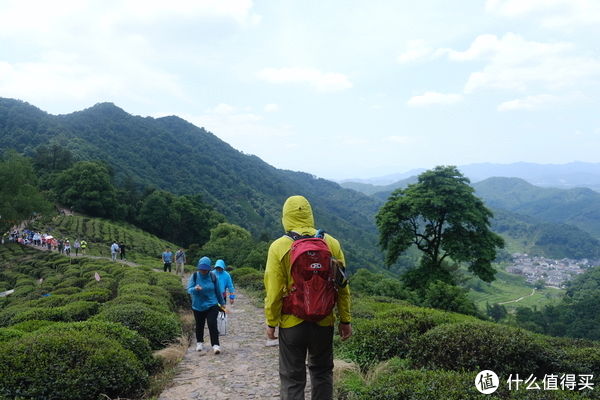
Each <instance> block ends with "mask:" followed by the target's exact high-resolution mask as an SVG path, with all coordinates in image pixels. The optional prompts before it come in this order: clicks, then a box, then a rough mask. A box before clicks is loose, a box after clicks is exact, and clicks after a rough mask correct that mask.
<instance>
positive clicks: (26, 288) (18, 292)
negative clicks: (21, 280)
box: [12, 285, 35, 298]
mask: <svg viewBox="0 0 600 400" xmlns="http://www.w3.org/2000/svg"><path fill="white" fill-rule="evenodd" d="M33 291H35V286H33V285H23V286H19V287H18V288H15V292H14V293H13V294H12V296H13V298H14V297H17V298H18V297H26V296H27V295H29V294H30V293H32V292H33Z"/></svg>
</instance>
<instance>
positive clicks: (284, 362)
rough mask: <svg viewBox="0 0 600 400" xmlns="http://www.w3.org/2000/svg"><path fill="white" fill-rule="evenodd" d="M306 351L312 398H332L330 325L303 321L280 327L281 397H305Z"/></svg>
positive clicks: (299, 399)
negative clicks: (287, 326) (289, 326)
mask: <svg viewBox="0 0 600 400" xmlns="http://www.w3.org/2000/svg"><path fill="white" fill-rule="evenodd" d="M307 353H308V370H309V372H310V383H311V387H312V391H311V399H312V400H331V399H333V327H332V326H319V325H317V324H316V323H314V322H306V321H305V322H303V323H301V324H299V325H296V326H294V327H291V328H279V377H280V379H281V400H304V388H305V386H306V355H307Z"/></svg>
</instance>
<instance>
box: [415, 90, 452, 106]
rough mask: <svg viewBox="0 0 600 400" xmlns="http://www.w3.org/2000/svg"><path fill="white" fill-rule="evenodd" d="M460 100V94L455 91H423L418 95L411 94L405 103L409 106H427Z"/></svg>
mask: <svg viewBox="0 0 600 400" xmlns="http://www.w3.org/2000/svg"><path fill="white" fill-rule="evenodd" d="M461 100H462V95H460V94H456V93H438V92H425V93H423V94H422V95H419V96H413V97H411V98H410V100H408V102H407V103H406V104H408V105H409V106H415V107H420V106H429V105H433V104H455V103H458V102H459V101H461Z"/></svg>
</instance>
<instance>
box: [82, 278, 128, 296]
mask: <svg viewBox="0 0 600 400" xmlns="http://www.w3.org/2000/svg"><path fill="white" fill-rule="evenodd" d="M118 284H119V283H118V282H117V280H115V279H113V278H110V277H102V279H101V280H100V282H98V281H96V280H95V279H92V280H90V281H87V283H86V284H85V285H84V286H83V288H84V289H86V290H90V289H91V290H95V289H108V290H110V291H111V292H112V293H113V294H116V293H117V287H118Z"/></svg>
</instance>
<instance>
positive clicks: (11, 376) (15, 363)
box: [0, 332, 148, 400]
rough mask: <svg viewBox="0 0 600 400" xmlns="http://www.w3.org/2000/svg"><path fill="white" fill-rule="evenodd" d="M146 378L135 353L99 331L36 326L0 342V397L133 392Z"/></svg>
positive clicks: (71, 398) (72, 399)
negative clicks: (38, 330) (51, 330)
mask: <svg viewBox="0 0 600 400" xmlns="http://www.w3.org/2000/svg"><path fill="white" fill-rule="evenodd" d="M147 382H148V374H147V372H146V371H145V370H144V368H143V367H142V364H141V363H140V362H139V360H138V359H137V358H136V356H135V355H134V354H133V353H132V352H131V351H129V350H125V349H124V348H123V347H122V346H121V345H120V344H119V343H118V342H117V341H115V340H112V339H108V338H105V337H103V335H101V334H94V333H89V332H86V333H83V332H56V334H37V333H35V332H34V333H32V334H29V335H26V336H24V337H22V338H21V339H20V340H18V341H12V342H5V343H0V397H6V398H10V399H13V398H31V399H61V400H81V399H90V400H95V399H98V400H100V399H104V398H106V397H104V396H103V395H106V396H108V397H110V398H116V397H121V398H122V397H136V396H139V395H140V394H141V392H142V390H143V388H144V387H145V386H146V384H147Z"/></svg>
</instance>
